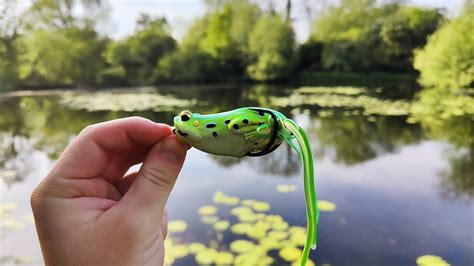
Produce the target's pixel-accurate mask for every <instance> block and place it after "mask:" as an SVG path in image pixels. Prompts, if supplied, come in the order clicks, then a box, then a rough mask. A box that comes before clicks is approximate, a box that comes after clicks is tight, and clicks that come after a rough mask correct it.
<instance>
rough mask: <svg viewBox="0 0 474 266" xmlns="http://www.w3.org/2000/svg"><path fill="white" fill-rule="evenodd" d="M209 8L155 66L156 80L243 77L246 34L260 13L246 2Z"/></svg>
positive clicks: (208, 79)
mask: <svg viewBox="0 0 474 266" xmlns="http://www.w3.org/2000/svg"><path fill="white" fill-rule="evenodd" d="M211 6H213V8H212V9H211V12H209V13H208V14H207V15H206V16H205V17H203V18H201V19H198V20H196V21H195V22H194V24H193V25H192V26H191V27H190V29H189V30H188V32H187V34H186V36H185V37H184V40H183V42H182V43H181V45H180V47H179V49H178V50H176V51H175V52H173V53H172V54H169V55H167V56H166V57H164V58H163V59H162V60H161V61H160V62H159V63H158V66H157V67H156V70H155V78H156V79H157V80H160V81H185V82H190V81H191V82H211V81H222V80H227V81H228V80H232V79H236V78H241V77H243V76H244V75H245V66H246V65H247V64H248V54H249V44H248V43H249V33H250V32H251V31H252V29H253V27H254V24H255V22H256V21H257V19H258V18H259V17H260V15H261V11H260V9H259V7H258V6H257V5H256V4H252V3H250V2H249V1H237V0H229V1H225V2H223V3H213V4H211Z"/></svg>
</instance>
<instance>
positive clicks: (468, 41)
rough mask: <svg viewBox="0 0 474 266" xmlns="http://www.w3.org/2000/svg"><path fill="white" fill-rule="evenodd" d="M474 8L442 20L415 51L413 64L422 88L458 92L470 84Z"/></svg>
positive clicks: (473, 58)
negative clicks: (451, 18) (437, 28)
mask: <svg viewBox="0 0 474 266" xmlns="http://www.w3.org/2000/svg"><path fill="white" fill-rule="evenodd" d="M473 16H474V8H473V7H472V6H471V7H470V6H469V5H466V7H465V8H464V9H463V12H462V14H461V15H460V16H459V17H458V18H455V19H454V20H452V21H450V22H448V23H446V24H444V25H443V27H441V28H440V29H439V30H438V31H437V32H436V33H435V34H433V35H432V36H431V37H430V38H429V41H428V43H427V44H426V46H425V47H424V48H423V49H421V50H418V51H417V52H416V56H415V61H414V66H415V68H416V69H417V70H419V71H420V74H421V75H420V82H421V84H422V85H424V86H426V87H437V88H439V89H450V90H453V91H459V90H460V89H462V88H468V87H472V86H473V85H474V34H470V33H472V30H473V29H474V20H473V19H472V18H473Z"/></svg>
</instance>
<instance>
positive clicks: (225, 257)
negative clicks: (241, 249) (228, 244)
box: [215, 252, 234, 265]
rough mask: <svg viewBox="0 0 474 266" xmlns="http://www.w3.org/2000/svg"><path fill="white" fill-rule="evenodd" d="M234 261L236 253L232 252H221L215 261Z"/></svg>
mask: <svg viewBox="0 0 474 266" xmlns="http://www.w3.org/2000/svg"><path fill="white" fill-rule="evenodd" d="M233 261H234V255H233V254H232V253H230V252H219V253H217V255H216V258H215V263H216V264H217V265H230V264H232V262H233Z"/></svg>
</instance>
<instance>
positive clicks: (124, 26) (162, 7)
mask: <svg viewBox="0 0 474 266" xmlns="http://www.w3.org/2000/svg"><path fill="white" fill-rule="evenodd" d="M253 1H254V2H258V3H262V6H266V5H267V3H268V0H253ZM307 1H309V2H310V3H315V4H316V5H318V4H320V3H324V2H326V3H331V2H335V1H337V0H307ZM379 1H380V2H385V1H389V0H379ZM108 2H109V3H110V7H111V12H110V20H109V22H108V23H107V24H105V25H104V26H103V29H102V31H104V32H105V33H107V34H108V35H110V36H112V37H113V38H117V39H118V38H123V37H125V36H127V35H129V34H132V33H133V31H134V29H135V21H136V19H137V18H138V16H139V15H140V13H147V14H150V15H152V16H165V17H166V18H167V20H168V22H169V23H170V25H171V28H172V31H173V32H172V33H173V36H174V37H175V38H177V39H180V38H181V37H182V36H183V35H184V34H185V33H186V30H187V28H188V27H189V26H190V25H191V23H192V22H193V20H195V19H196V18H198V17H200V16H202V15H204V14H205V12H206V6H205V4H204V1H203V0H108ZM301 2H302V0H293V12H292V20H293V27H294V30H295V33H296V37H297V40H298V41H300V42H303V41H305V40H306V38H307V36H308V33H309V25H310V23H309V21H308V19H307V17H306V13H305V10H304V8H303V6H302V5H301ZM405 2H406V3H408V4H412V5H416V6H425V7H437V8H444V9H445V10H446V13H447V15H449V16H454V15H456V14H457V13H458V11H459V10H460V8H461V6H462V4H463V0H405ZM17 3H18V4H19V7H20V9H21V10H24V9H25V8H27V7H28V6H29V5H30V4H31V2H30V1H29V0H18V2H17ZM273 3H274V4H275V7H276V9H280V10H284V8H285V4H286V0H273ZM79 12H80V11H79Z"/></svg>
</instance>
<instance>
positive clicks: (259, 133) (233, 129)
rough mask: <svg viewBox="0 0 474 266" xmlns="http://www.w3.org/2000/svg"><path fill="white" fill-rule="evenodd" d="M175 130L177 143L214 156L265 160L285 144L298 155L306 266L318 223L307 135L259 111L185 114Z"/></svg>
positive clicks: (291, 123)
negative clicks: (269, 154)
mask: <svg viewBox="0 0 474 266" xmlns="http://www.w3.org/2000/svg"><path fill="white" fill-rule="evenodd" d="M174 126H175V129H174V133H175V134H176V136H177V139H178V141H180V142H182V143H185V144H190V145H192V146H193V147H195V148H196V149H199V150H201V151H203V152H207V153H211V154H216V155H224V156H232V157H238V158H240V157H244V156H262V155H266V154H268V153H270V152H272V151H274V150H275V149H276V148H278V146H280V144H281V143H282V142H283V141H285V142H286V143H288V144H289V145H290V146H291V147H292V148H293V149H294V150H295V151H296V153H297V154H298V157H299V158H300V160H301V163H302V164H303V168H304V192H305V200H306V215H307V235H306V243H305V246H304V249H303V253H302V255H301V265H306V261H307V260H308V256H309V252H310V248H311V249H316V241H317V232H318V231H317V225H318V219H319V209H318V204H317V198H316V192H315V189H314V177H313V157H312V155H311V149H310V146H309V141H308V137H307V135H306V132H305V131H304V130H303V129H302V128H301V127H299V126H298V125H296V123H295V122H294V121H293V120H291V119H288V118H286V117H285V116H284V115H283V114H281V113H280V112H277V111H274V110H271V109H266V108H259V107H244V108H239V109H235V110H232V111H228V112H223V113H217V114H208V115H201V114H198V113H191V112H190V111H182V112H181V113H180V114H179V115H178V116H176V117H175V118H174ZM294 140H296V143H295V142H294Z"/></svg>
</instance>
